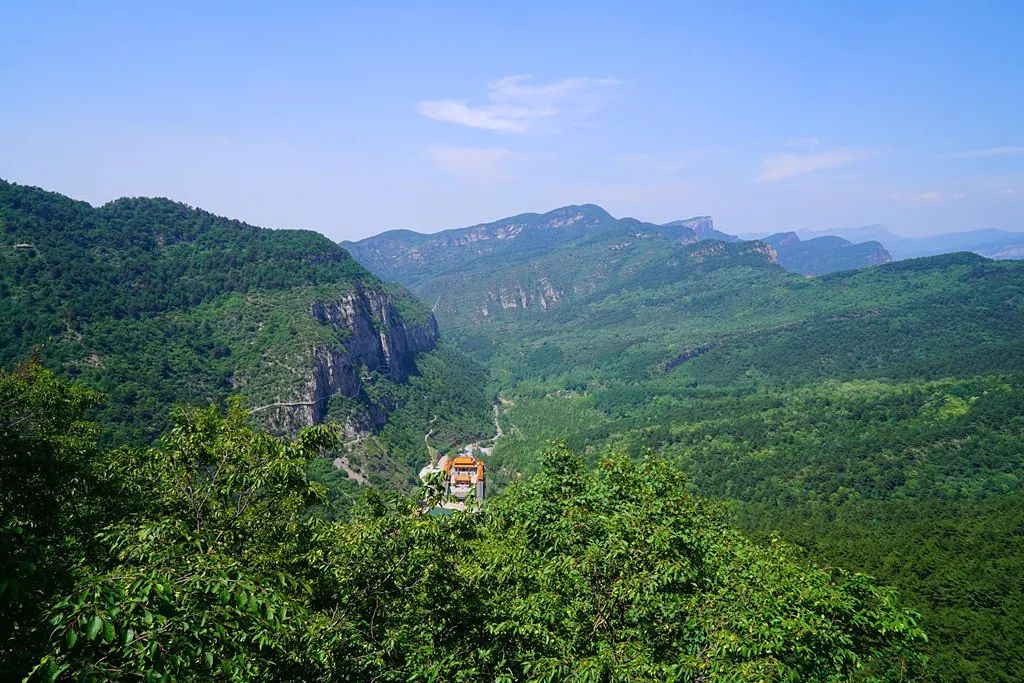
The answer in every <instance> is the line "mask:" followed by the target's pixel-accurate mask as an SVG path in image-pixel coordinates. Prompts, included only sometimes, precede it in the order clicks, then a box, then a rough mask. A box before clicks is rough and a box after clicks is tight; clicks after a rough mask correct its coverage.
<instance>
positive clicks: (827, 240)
mask: <svg viewBox="0 0 1024 683" xmlns="http://www.w3.org/2000/svg"><path fill="white" fill-rule="evenodd" d="M761 241H762V242H766V243H767V244H770V245H772V246H773V247H774V248H775V250H776V251H777V252H778V254H779V264H780V265H782V267H783V268H785V269H786V270H788V271H790V272H794V273H803V274H804V275H818V274H821V273H830V272H834V271H839V270H856V269H857V268H863V267H865V266H868V265H877V266H880V265H882V264H884V263H888V262H889V261H891V260H892V256H891V255H890V254H889V252H888V250H887V249H886V248H885V247H884V246H882V243H881V242H878V241H875V240H872V241H867V242H859V243H857V244H854V243H852V242H850V241H849V240H846V239H843V238H842V237H835V236H832V235H828V236H822V237H814V238H812V239H809V240H801V239H800V237H799V235H797V234H796V233H795V232H779V233H776V234H774V235H769V236H768V237H764V238H762V239H761Z"/></svg>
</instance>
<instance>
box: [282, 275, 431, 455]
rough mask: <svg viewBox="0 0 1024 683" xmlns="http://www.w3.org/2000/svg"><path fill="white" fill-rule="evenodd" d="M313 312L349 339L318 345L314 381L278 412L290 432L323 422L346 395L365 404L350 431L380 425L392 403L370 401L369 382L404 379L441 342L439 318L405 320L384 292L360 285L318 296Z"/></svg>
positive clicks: (313, 361) (310, 380)
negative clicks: (335, 399) (329, 297)
mask: <svg viewBox="0 0 1024 683" xmlns="http://www.w3.org/2000/svg"><path fill="white" fill-rule="evenodd" d="M310 314H311V315H312V316H313V317H315V318H316V319H317V320H319V321H320V322H321V323H323V324H325V325H330V326H331V327H332V328H334V330H335V331H336V332H337V333H338V337H339V339H344V341H343V342H342V343H341V344H340V345H338V346H330V347H327V346H317V347H315V348H314V349H313V350H312V367H311V368H310V374H309V380H308V381H307V382H306V384H305V386H304V387H303V389H302V391H301V393H300V395H299V396H297V397H295V398H294V400H292V401H290V402H289V403H288V404H287V405H283V406H282V407H281V409H280V410H277V411H274V415H273V416H272V417H271V418H270V423H271V426H272V427H273V428H274V429H275V430H278V431H285V432H291V431H294V430H295V429H298V428H300V427H305V426H309V425H312V424H318V423H320V422H323V421H324V419H325V417H326V416H327V408H328V400H329V399H330V398H331V397H332V396H344V397H347V398H350V399H355V400H357V401H359V402H360V403H362V405H363V406H364V407H365V410H364V411H362V416H361V417H360V418H359V419H356V420H354V421H351V422H350V423H349V424H347V425H346V431H347V432H349V435H350V436H351V435H353V434H355V433H358V432H361V431H365V430H369V429H373V428H375V427H379V426H380V425H381V424H383V423H384V420H385V419H386V418H387V407H386V406H380V405H378V404H376V403H374V402H372V401H369V400H368V399H367V396H366V391H365V382H366V381H367V380H368V379H369V377H370V373H374V372H376V373H379V374H380V375H382V376H383V377H386V378H388V379H389V380H391V381H394V382H401V381H403V380H404V379H405V378H406V377H408V376H409V374H410V373H412V372H414V371H415V369H416V355H417V354H419V353H422V352H425V351H430V350H431V349H433V348H434V347H435V345H436V344H437V339H438V331H437V322H436V321H435V320H434V317H433V316H432V315H430V316H428V318H427V319H426V321H425V322H424V323H422V324H411V323H409V322H408V321H406V320H404V319H403V318H402V316H401V315H400V314H399V313H398V311H397V309H396V308H395V304H394V302H393V301H392V300H391V298H390V297H389V296H388V295H387V294H386V293H385V292H381V291H375V290H367V289H364V288H362V287H358V288H356V289H355V290H354V291H353V292H352V293H350V294H347V295H344V296H342V297H340V298H339V299H337V300H334V301H324V300H318V301H314V302H313V303H312V305H311V306H310Z"/></svg>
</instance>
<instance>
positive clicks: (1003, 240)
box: [804, 225, 1024, 259]
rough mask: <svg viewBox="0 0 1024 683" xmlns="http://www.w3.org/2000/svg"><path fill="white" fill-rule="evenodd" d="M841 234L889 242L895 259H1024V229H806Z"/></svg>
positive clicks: (812, 234) (816, 234)
mask: <svg viewBox="0 0 1024 683" xmlns="http://www.w3.org/2000/svg"><path fill="white" fill-rule="evenodd" d="M825 235H832V236H835V235H839V236H842V237H845V238H847V239H850V240H875V241H879V242H881V243H882V244H884V245H885V247H886V249H887V250H888V251H889V253H890V254H891V255H892V257H893V258H894V259H908V258H917V257H920V256H935V255H937V254H948V253H950V252H956V251H970V252H972V253H975V254H978V255H979V256H986V257H988V258H994V259H1024V232H1010V231H1008V230H992V229H989V230H965V231H963V232H949V233H943V234H939V235H926V236H923V237H906V236H904V235H897V234H895V233H893V232H891V231H889V230H888V229H886V228H885V226H882V225H866V226H863V227H859V228H843V229H839V230H831V231H830V230H823V231H814V232H805V233H804V237H821V236H825Z"/></svg>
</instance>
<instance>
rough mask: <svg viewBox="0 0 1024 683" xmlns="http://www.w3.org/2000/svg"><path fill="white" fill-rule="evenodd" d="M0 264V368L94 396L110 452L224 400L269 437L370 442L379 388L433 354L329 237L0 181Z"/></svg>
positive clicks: (416, 311)
mask: <svg viewBox="0 0 1024 683" xmlns="http://www.w3.org/2000/svg"><path fill="white" fill-rule="evenodd" d="M0 264H2V266H3V268H2V276H0V318H2V319H3V320H4V325H3V326H2V327H0V365H3V366H6V367H13V366H14V365H16V364H17V363H20V362H22V361H24V360H25V359H27V358H28V357H29V356H30V355H31V354H33V353H34V354H36V355H37V356H39V357H40V358H41V359H42V360H43V361H44V362H45V363H46V364H47V365H49V366H51V367H53V368H55V369H57V370H59V371H60V372H61V373H62V374H64V375H66V376H69V377H72V378H75V379H76V380H77V381H78V382H80V383H82V384H84V385H85V386H88V387H92V388H95V389H99V390H100V391H102V392H103V393H104V394H105V395H106V397H107V398H106V401H105V402H104V405H103V407H102V408H101V409H100V414H99V415H98V416H97V417H98V418H99V419H100V420H101V421H102V422H104V423H106V424H109V425H111V426H112V433H111V435H110V438H111V439H112V440H113V441H114V442H146V441H148V440H150V439H152V438H153V436H155V435H156V434H158V433H159V432H160V431H162V430H163V429H164V428H165V427H166V425H167V422H166V420H167V414H168V408H169V407H170V406H172V405H176V404H181V403H190V404H205V403H208V402H211V401H213V402H220V401H222V400H224V398H225V397H226V396H227V395H228V394H232V393H234V394H240V395H241V396H242V397H243V399H244V400H245V402H246V404H247V405H248V406H249V407H251V408H252V409H253V410H254V415H255V416H256V417H257V418H258V419H259V420H260V421H261V422H262V423H263V424H264V425H266V426H268V427H271V428H273V429H274V430H276V431H279V432H294V430H295V429H296V428H298V427H301V426H304V425H309V424H313V423H317V422H322V421H325V420H328V419H330V420H333V421H337V422H340V423H342V424H344V425H345V427H346V430H347V431H348V433H349V435H350V436H357V435H363V434H367V433H369V432H371V431H374V430H377V429H379V428H380V427H381V426H382V425H383V424H384V423H385V421H386V419H387V417H388V415H389V413H392V412H394V411H395V410H396V409H399V408H400V406H399V405H397V404H395V403H394V402H393V401H390V400H388V399H385V398H381V397H379V395H380V393H381V391H380V389H379V388H376V387H375V385H377V384H380V383H384V384H386V385H388V386H392V385H394V386H397V385H400V384H402V383H403V382H405V381H406V379H407V378H408V377H409V376H410V375H412V374H414V373H415V372H416V371H417V357H418V356H419V355H420V354H423V353H426V352H430V351H431V350H432V349H434V347H435V346H436V344H437V340H438V333H437V326H436V322H435V321H434V319H433V316H432V315H431V314H430V312H429V311H428V310H426V309H425V308H424V307H423V306H422V305H421V304H419V302H417V301H416V300H415V299H414V298H413V297H412V295H411V294H409V293H408V292H407V291H405V290H402V289H400V288H396V287H392V286H386V285H384V284H382V283H381V282H380V281H379V280H378V279H377V278H376V277H375V276H373V275H372V274H370V273H369V272H368V271H367V270H366V269H365V268H363V267H362V266H360V265H359V264H358V263H357V262H356V261H355V260H354V259H353V258H352V257H351V255H349V254H348V253H347V252H346V251H345V250H344V249H342V248H341V247H339V246H338V245H336V244H334V243H333V242H332V241H330V240H329V239H327V238H326V237H323V236H322V235H319V234H318V233H314V232H309V231H294V230H265V229H261V228H257V227H254V226H250V225H246V224H244V223H241V222H238V221H232V220H228V219H225V218H221V217H218V216H215V215H213V214H210V213H207V212H205V211H201V210H198V209H193V208H191V207H188V206H186V205H184V204H179V203H176V202H171V201H169V200H166V199H142V198H137V199H120V200H117V201H114V202H111V203H109V204H106V205H104V206H102V207H99V208H93V207H91V206H90V205H88V204H86V203H84V202H76V201H73V200H71V199H68V198H67V197H63V196H61V195H59V194H56V193H52V192H44V191H42V190H39V189H36V188H31V187H24V186H19V185H15V184H12V183H6V182H0ZM389 391H390V390H389ZM391 393H394V392H393V391H391ZM480 404H481V405H480V413H481V417H480V420H479V422H480V423H481V424H482V425H483V428H486V426H487V424H488V420H487V413H486V410H487V406H486V404H485V403H484V402H483V401H482V400H481V401H480ZM403 476H407V475H403Z"/></svg>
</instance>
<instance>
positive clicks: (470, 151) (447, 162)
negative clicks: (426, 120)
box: [428, 146, 522, 183]
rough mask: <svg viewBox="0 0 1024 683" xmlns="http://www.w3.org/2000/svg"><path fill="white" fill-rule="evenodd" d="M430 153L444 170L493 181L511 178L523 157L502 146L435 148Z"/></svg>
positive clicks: (473, 179)
mask: <svg viewBox="0 0 1024 683" xmlns="http://www.w3.org/2000/svg"><path fill="white" fill-rule="evenodd" d="M428 156H429V158H430V160H431V161H432V162H434V164H435V165H436V166H437V167H438V168H440V169H441V170H442V171H445V172H446V173H449V174H451V175H453V176H455V177H456V178H458V179H460V180H465V181H470V182H475V183H491V182H499V181H502V180H508V179H509V177H511V175H512V167H513V166H514V165H515V163H516V162H517V161H519V160H520V159H521V158H522V156H521V155H519V154H516V153H515V152H512V151H510V150H507V149H503V148H501V147H454V146H441V147H434V148H433V149H431V150H430V151H429V152H428Z"/></svg>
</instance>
